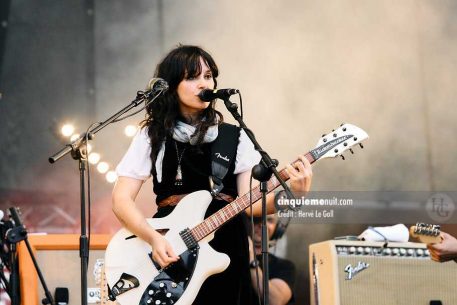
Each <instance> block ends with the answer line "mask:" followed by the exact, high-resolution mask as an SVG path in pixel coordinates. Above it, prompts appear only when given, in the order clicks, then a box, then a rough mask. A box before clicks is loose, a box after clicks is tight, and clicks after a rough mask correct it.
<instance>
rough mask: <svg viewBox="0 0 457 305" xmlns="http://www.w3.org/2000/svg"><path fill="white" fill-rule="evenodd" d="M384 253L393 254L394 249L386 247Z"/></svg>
mask: <svg viewBox="0 0 457 305" xmlns="http://www.w3.org/2000/svg"><path fill="white" fill-rule="evenodd" d="M383 254H384V255H391V254H392V250H391V249H390V248H385V249H384V251H383Z"/></svg>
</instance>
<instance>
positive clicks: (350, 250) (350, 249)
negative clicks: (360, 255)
mask: <svg viewBox="0 0 457 305" xmlns="http://www.w3.org/2000/svg"><path fill="white" fill-rule="evenodd" d="M349 253H350V254H354V253H355V247H354V246H352V247H350V248H349Z"/></svg>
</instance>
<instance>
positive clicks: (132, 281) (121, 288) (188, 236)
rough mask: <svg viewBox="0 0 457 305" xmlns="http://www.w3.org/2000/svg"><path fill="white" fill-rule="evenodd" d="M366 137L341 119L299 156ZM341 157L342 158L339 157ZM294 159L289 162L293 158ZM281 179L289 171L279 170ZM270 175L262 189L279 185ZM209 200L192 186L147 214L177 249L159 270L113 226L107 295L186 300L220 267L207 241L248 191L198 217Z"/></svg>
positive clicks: (146, 250) (315, 155) (146, 251)
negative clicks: (174, 258) (173, 202)
mask: <svg viewBox="0 0 457 305" xmlns="http://www.w3.org/2000/svg"><path fill="white" fill-rule="evenodd" d="M367 138H368V135H367V133H366V132H365V131H363V130H362V129H360V128H358V127H357V126H354V125H351V124H342V125H341V126H340V127H339V128H338V129H337V130H334V131H332V132H330V133H329V134H327V135H324V136H323V137H322V138H321V139H320V140H319V142H318V143H317V146H316V148H314V149H313V150H311V151H310V152H308V153H307V154H306V155H305V157H306V158H307V159H308V160H309V161H310V163H313V162H315V161H317V160H319V159H322V158H330V157H337V156H342V153H343V152H344V151H346V150H350V151H351V152H352V149H351V148H352V147H353V146H354V145H357V144H359V145H360V146H361V147H362V148H363V146H362V144H361V142H362V141H363V140H365V139H367ZM343 159H344V157H343ZM297 161H298V160H296V161H294V162H297ZM280 175H281V177H282V178H283V179H284V180H288V179H289V176H288V175H287V173H286V172H285V170H284V169H283V170H281V171H280ZM279 185H280V184H279V182H278V180H277V179H276V178H275V177H273V178H271V179H270V180H269V181H268V191H269V192H271V191H272V190H274V189H275V188H277V187H278V186H279ZM261 196H262V195H261V193H260V190H259V187H258V186H257V187H255V188H253V190H252V202H256V201H257V200H259V199H260V198H261ZM211 201H212V197H211V195H210V193H209V192H208V191H198V192H194V193H191V194H189V195H187V196H186V197H184V198H183V199H182V200H181V201H180V202H179V204H178V205H177V206H176V208H175V209H174V210H173V212H172V213H171V214H170V215H168V216H167V217H164V218H149V219H147V221H148V223H149V224H150V225H151V227H153V228H154V229H155V230H158V231H159V232H162V233H164V237H165V238H166V239H167V241H168V242H169V243H170V245H171V246H172V247H173V249H174V252H175V253H176V254H179V256H180V259H179V261H178V262H176V263H174V264H172V265H170V266H168V267H166V268H165V269H160V266H158V264H156V263H155V262H154V261H153V260H152V259H151V246H150V245H149V244H148V243H146V242H145V241H143V240H142V239H140V238H137V237H136V236H135V235H134V234H133V233H131V232H130V231H128V230H127V229H121V230H119V231H118V232H117V233H116V234H115V235H114V236H113V238H112V239H111V241H110V243H109V244H108V247H107V249H106V253H105V272H106V279H107V283H108V285H109V288H110V289H109V290H110V298H111V299H112V300H114V299H116V301H117V302H118V303H119V304H121V305H135V304H140V305H150V304H151V305H152V304H154V305H158V304H176V305H188V304H192V302H193V301H194V299H195V297H196V296H197V293H198V291H199V289H200V287H201V285H202V284H203V282H204V281H205V280H206V279H207V278H208V277H209V276H211V275H213V274H216V273H220V272H222V271H224V270H225V269H226V268H227V267H228V265H229V263H230V259H229V257H228V256H227V255H226V254H224V253H220V252H216V251H215V250H214V249H212V248H211V246H210V245H209V244H208V242H209V241H211V240H212V239H213V237H214V232H215V231H216V230H217V229H218V228H219V227H220V226H222V225H223V224H225V223H226V222H227V221H228V220H230V219H231V218H233V217H234V216H236V215H237V214H239V213H240V212H242V211H243V210H244V209H246V208H247V207H248V206H249V204H250V202H251V201H250V200H249V193H247V194H245V195H243V196H240V197H238V198H237V199H236V200H234V201H233V202H231V203H230V204H228V205H227V206H225V207H224V208H222V209H220V210H219V211H218V212H216V213H214V214H213V215H211V216H210V217H208V218H206V219H204V215H205V212H206V209H207V208H208V206H209V204H210V203H211Z"/></svg>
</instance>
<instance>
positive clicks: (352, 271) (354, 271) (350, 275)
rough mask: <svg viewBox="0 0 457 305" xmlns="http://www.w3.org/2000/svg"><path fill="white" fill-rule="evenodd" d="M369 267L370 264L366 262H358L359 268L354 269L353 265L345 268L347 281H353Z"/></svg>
mask: <svg viewBox="0 0 457 305" xmlns="http://www.w3.org/2000/svg"><path fill="white" fill-rule="evenodd" d="M369 266H370V264H368V263H364V262H358V263H357V266H355V267H352V265H351V264H349V265H347V266H346V267H345V268H344V272H346V273H347V275H346V280H352V278H353V277H354V276H356V275H357V273H359V272H362V271H363V270H365V269H367V268H368V267H369Z"/></svg>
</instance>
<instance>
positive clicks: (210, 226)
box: [191, 152, 315, 241]
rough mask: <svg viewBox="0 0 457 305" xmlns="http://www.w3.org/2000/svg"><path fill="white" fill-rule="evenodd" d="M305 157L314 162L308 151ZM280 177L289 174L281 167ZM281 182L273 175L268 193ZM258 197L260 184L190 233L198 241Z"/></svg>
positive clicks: (285, 176)
mask: <svg viewBox="0 0 457 305" xmlns="http://www.w3.org/2000/svg"><path fill="white" fill-rule="evenodd" d="M305 158H306V159H308V161H309V162H310V163H311V164H312V163H314V161H315V159H314V158H313V156H312V155H311V153H310V152H308V153H307V154H306V155H305ZM298 161H299V160H298V159H297V160H295V161H294V162H292V163H295V162H298ZM279 175H280V177H281V179H283V180H284V181H287V180H289V175H288V174H287V172H286V170H285V169H282V170H281V171H280V172H279ZM280 185H281V184H280V183H279V181H278V179H276V177H275V176H273V177H272V178H271V179H270V180H269V181H268V183H267V186H268V193H270V192H271V191H273V190H274V189H276V188H277V187H278V186H280ZM250 193H252V200H250V198H249V197H250ZM260 198H262V193H261V192H260V186H259V185H257V186H256V187H254V188H253V189H252V190H251V192H248V193H246V194H244V195H243V196H241V197H238V198H237V199H236V200H234V201H232V202H231V203H230V204H228V205H226V206H225V207H223V208H222V209H220V210H219V211H217V212H216V213H214V214H213V215H211V216H209V217H208V218H206V219H205V220H204V221H203V222H201V223H199V224H198V225H196V226H195V227H194V228H192V229H191V233H192V235H193V237H194V238H195V240H196V241H200V240H202V239H203V238H205V237H206V236H208V235H209V234H211V233H212V232H214V231H216V230H217V229H218V228H219V227H220V226H222V225H223V224H225V223H226V222H227V221H229V220H230V219H232V218H233V217H235V216H236V215H238V214H239V213H241V212H242V211H244V210H245V209H246V208H247V207H248V206H249V205H250V204H251V202H256V201H258V200H259V199H260Z"/></svg>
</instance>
